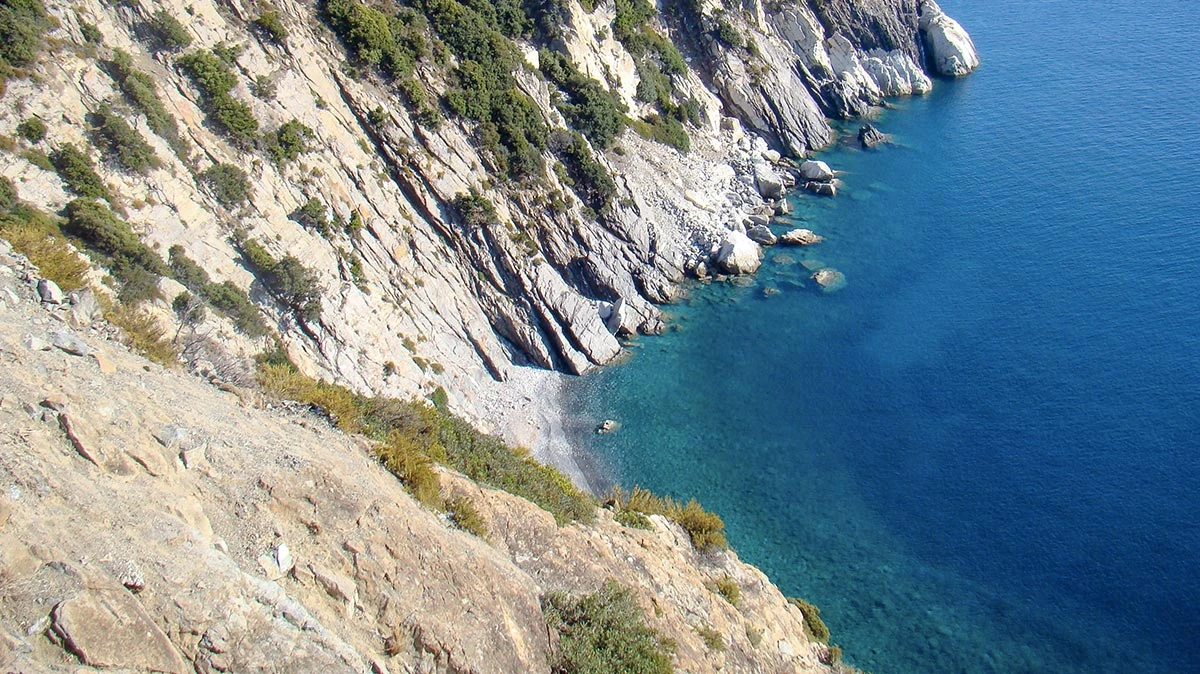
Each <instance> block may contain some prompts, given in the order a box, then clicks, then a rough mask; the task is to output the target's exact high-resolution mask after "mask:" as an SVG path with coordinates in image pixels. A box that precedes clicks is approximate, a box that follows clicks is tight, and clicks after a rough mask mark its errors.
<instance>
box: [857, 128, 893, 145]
mask: <svg viewBox="0 0 1200 674" xmlns="http://www.w3.org/2000/svg"><path fill="white" fill-rule="evenodd" d="M858 142H859V143H862V146H863V147H866V148H871V147H878V146H880V145H883V144H884V143H886V142H888V137H887V134H885V133H883V132H882V131H880V130H879V129H876V128H875V126H874V125H872V124H864V125H863V126H862V128H860V129H859V130H858Z"/></svg>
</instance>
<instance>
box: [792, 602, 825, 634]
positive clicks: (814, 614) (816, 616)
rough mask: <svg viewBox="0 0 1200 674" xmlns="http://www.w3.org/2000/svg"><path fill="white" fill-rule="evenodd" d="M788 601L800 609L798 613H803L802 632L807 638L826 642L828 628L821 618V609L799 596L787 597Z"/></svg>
mask: <svg viewBox="0 0 1200 674" xmlns="http://www.w3.org/2000/svg"><path fill="white" fill-rule="evenodd" d="M788 603H789V604H791V605H792V606H795V607H796V608H798V609H800V613H801V614H803V615H804V633H805V634H806V635H807V636H808V638H809V640H811V641H816V642H820V643H822V644H828V643H829V628H828V627H826V626H825V621H824V620H821V609H819V608H817V607H816V606H813V605H812V604H810V603H808V602H807V601H804V600H803V599H800V598H799V597H788Z"/></svg>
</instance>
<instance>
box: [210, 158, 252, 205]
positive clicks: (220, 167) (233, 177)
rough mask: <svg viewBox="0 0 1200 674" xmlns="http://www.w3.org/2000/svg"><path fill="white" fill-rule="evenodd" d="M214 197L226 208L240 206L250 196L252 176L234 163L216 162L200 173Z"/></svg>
mask: <svg viewBox="0 0 1200 674" xmlns="http://www.w3.org/2000/svg"><path fill="white" fill-rule="evenodd" d="M200 179H201V180H203V181H204V183H205V184H206V185H208V189H209V191H210V192H212V195H213V198H215V199H216V200H217V201H218V202H220V203H221V205H222V206H225V207H226V208H233V207H235V206H238V205H240V204H242V203H244V202H245V201H246V199H248V198H250V178H249V177H248V176H247V175H246V172H245V171H243V170H242V169H241V168H239V167H237V166H234V165H233V164H214V165H212V166H210V167H208V168H207V169H205V170H204V172H203V173H201V174H200Z"/></svg>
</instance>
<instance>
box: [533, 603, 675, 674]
mask: <svg viewBox="0 0 1200 674" xmlns="http://www.w3.org/2000/svg"><path fill="white" fill-rule="evenodd" d="M542 612H543V614H545V616H546V623H547V624H548V625H549V626H550V627H551V628H552V629H554V630H555V631H557V632H558V635H559V642H558V652H557V653H555V654H554V655H553V658H552V662H551V668H552V671H554V672H556V673H559V674H615V673H618V672H620V673H629V674H670V672H672V671H674V669H673V667H672V666H671V656H672V655H673V654H674V651H675V644H674V643H673V642H672V641H670V640H669V639H666V638H664V637H663V636H662V635H660V634H659V633H658V632H657V631H656V630H654V629H653V628H651V627H649V626H648V625H646V617H645V614H644V613H643V612H642V609H641V608H640V607H639V606H638V605H637V602H636V601H635V600H634V598H633V594H632V593H631V592H630V591H629V590H628V589H626V588H623V587H621V586H620V585H618V584H617V583H616V582H615V581H608V582H607V583H605V584H604V586H603V587H602V588H600V590H599V591H598V592H594V593H592V594H586V595H583V596H581V597H571V596H569V595H566V594H562V593H558V592H552V593H550V594H548V595H546V597H545V598H544V599H543V600H542Z"/></svg>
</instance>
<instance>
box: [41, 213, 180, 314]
mask: <svg viewBox="0 0 1200 674" xmlns="http://www.w3.org/2000/svg"><path fill="white" fill-rule="evenodd" d="M65 214H66V217H67V222H66V225H65V226H64V231H65V232H66V233H67V234H69V235H71V236H74V237H77V238H78V239H79V240H80V241H82V242H83V243H84V245H85V246H87V248H88V250H90V251H92V252H93V253H95V254H97V255H98V256H99V257H100V258H101V260H102V262H104V263H105V265H106V266H107V267H108V269H109V271H110V272H111V273H112V275H113V277H114V278H116V279H117V280H118V281H120V282H121V290H120V292H119V293H118V295H117V296H118V297H119V298H120V299H121V301H122V302H126V303H129V304H136V303H138V302H141V301H143V300H147V299H151V298H154V297H156V296H157V295H158V280H159V277H160V276H161V275H162V273H163V272H164V270H165V266H164V265H163V261H162V258H161V257H159V256H158V253H155V252H154V251H152V250H150V248H149V247H147V246H146V244H144V243H142V240H141V239H140V238H138V236H137V234H135V233H134V232H133V230H132V229H130V227H129V223H127V222H125V221H124V220H122V219H121V218H119V217H117V216H116V214H114V213H113V212H112V211H111V210H110V209H109V208H108V207H107V206H105V205H103V204H101V203H100V202H97V201H92V200H90V199H75V200H74V201H72V202H71V203H69V204H67V207H66V209H65Z"/></svg>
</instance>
